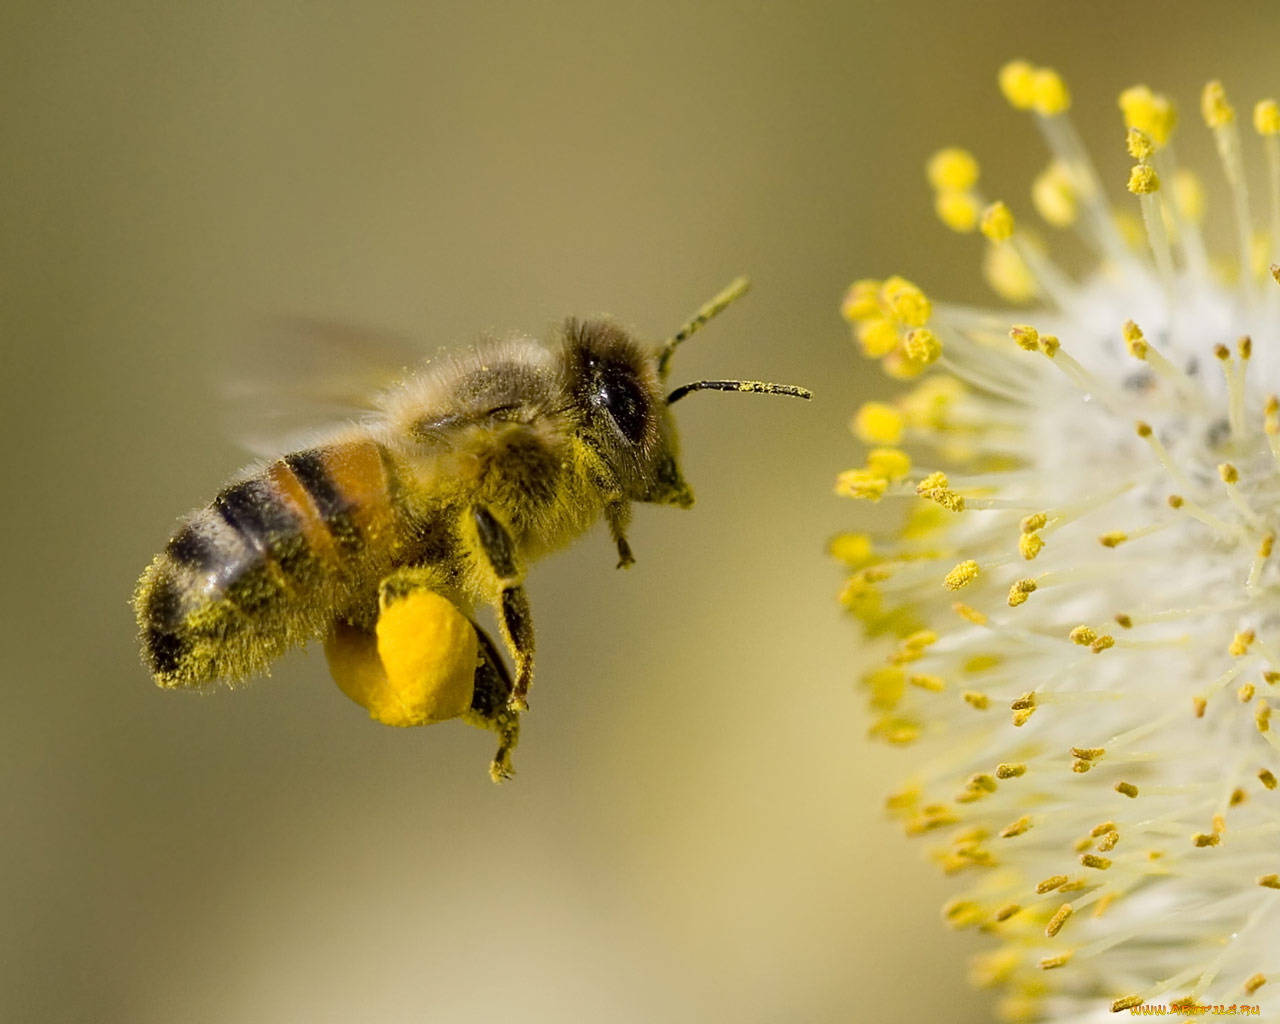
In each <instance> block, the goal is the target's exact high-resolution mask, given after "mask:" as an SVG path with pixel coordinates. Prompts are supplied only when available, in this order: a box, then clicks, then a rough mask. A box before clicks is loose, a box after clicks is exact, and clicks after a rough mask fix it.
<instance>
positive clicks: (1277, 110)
mask: <svg viewBox="0 0 1280 1024" xmlns="http://www.w3.org/2000/svg"><path fill="white" fill-rule="evenodd" d="M1253 128H1254V131H1256V132H1257V133H1258V134H1259V135H1277V134H1280V105H1278V104H1277V103H1276V101H1275V100H1271V99H1267V100H1259V101H1258V103H1257V105H1256V106H1254V108H1253Z"/></svg>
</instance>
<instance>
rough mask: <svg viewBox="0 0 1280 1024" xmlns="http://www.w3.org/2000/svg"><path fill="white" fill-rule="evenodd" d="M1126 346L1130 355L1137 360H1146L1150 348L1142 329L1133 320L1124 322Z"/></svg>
mask: <svg viewBox="0 0 1280 1024" xmlns="http://www.w3.org/2000/svg"><path fill="white" fill-rule="evenodd" d="M1124 344H1125V347H1126V348H1127V349H1128V350H1129V355H1131V356H1133V357H1134V358H1135V359H1146V358H1147V351H1148V348H1149V346H1148V345H1147V339H1146V338H1145V337H1144V336H1143V334H1142V328H1141V327H1139V326H1138V325H1137V324H1135V323H1134V322H1133V321H1132V320H1126V321H1125V322H1124Z"/></svg>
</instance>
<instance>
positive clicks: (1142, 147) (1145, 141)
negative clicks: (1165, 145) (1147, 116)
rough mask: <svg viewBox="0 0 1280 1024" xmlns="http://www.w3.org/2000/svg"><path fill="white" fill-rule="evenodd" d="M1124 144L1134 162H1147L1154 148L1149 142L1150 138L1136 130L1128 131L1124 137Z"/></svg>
mask: <svg viewBox="0 0 1280 1024" xmlns="http://www.w3.org/2000/svg"><path fill="white" fill-rule="evenodd" d="M1124 144H1125V148H1126V149H1128V150H1129V155H1130V156H1131V157H1133V158H1134V159H1135V160H1143V161H1145V160H1149V159H1150V158H1151V154H1152V153H1154V152H1155V148H1156V147H1155V145H1154V144H1153V143H1152V141H1151V136H1149V135H1148V134H1147V133H1146V132H1144V131H1142V130H1141V129H1138V128H1130V129H1129V131H1128V133H1127V134H1126V135H1125V140H1124Z"/></svg>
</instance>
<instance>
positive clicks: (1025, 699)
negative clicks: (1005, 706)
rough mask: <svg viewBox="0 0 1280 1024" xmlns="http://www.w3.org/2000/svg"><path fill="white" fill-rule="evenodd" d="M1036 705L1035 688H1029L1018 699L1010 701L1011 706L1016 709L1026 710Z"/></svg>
mask: <svg viewBox="0 0 1280 1024" xmlns="http://www.w3.org/2000/svg"><path fill="white" fill-rule="evenodd" d="M1035 706H1036V691H1035V690H1028V691H1027V692H1026V693H1024V694H1023V695H1022V696H1021V697H1019V698H1018V699H1017V700H1012V701H1010V702H1009V707H1011V708H1012V709H1013V710H1014V711H1026V710H1028V709H1030V708H1033V707H1035Z"/></svg>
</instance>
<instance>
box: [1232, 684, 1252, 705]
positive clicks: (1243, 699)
mask: <svg viewBox="0 0 1280 1024" xmlns="http://www.w3.org/2000/svg"><path fill="white" fill-rule="evenodd" d="M1253 694H1254V685H1253V683H1243V684H1242V685H1241V686H1240V689H1238V690H1236V700H1238V701H1239V702H1240V703H1241V704H1248V703H1249V701H1251V700H1253Z"/></svg>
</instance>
